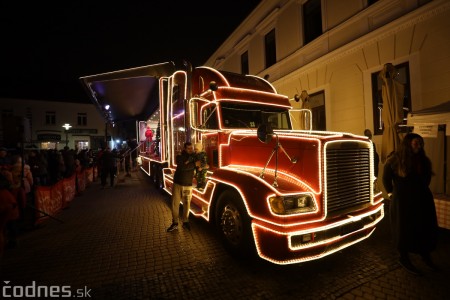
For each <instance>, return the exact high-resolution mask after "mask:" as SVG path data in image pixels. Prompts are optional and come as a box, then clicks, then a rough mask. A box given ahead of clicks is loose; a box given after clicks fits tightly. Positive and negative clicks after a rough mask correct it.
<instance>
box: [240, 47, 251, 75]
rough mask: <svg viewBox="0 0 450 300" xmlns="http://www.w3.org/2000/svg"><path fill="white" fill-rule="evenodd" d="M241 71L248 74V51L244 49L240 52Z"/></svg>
mask: <svg viewBox="0 0 450 300" xmlns="http://www.w3.org/2000/svg"><path fill="white" fill-rule="evenodd" d="M241 73H242V74H249V69H248V51H245V52H244V53H242V54H241Z"/></svg>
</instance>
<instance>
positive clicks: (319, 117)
mask: <svg viewBox="0 0 450 300" xmlns="http://www.w3.org/2000/svg"><path fill="white" fill-rule="evenodd" d="M308 101H309V107H310V109H311V112H312V129H313V130H326V129H327V120H326V117H325V93H324V91H320V92H317V93H314V94H311V95H309V98H308Z"/></svg>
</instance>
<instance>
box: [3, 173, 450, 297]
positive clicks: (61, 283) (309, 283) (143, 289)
mask: <svg viewBox="0 0 450 300" xmlns="http://www.w3.org/2000/svg"><path fill="white" fill-rule="evenodd" d="M121 176H123V177H121ZM121 176H119V182H118V184H117V185H116V187H114V188H107V189H104V190H101V189H100V183H99V180H97V182H94V183H92V184H91V185H90V186H89V187H88V188H87V189H86V191H85V192H84V193H83V194H82V195H81V196H79V197H76V198H75V199H74V201H73V202H72V203H71V205H70V207H69V208H68V209H66V210H64V211H62V212H61V213H60V214H59V215H58V216H57V217H58V219H60V220H61V221H63V222H64V223H59V222H56V221H54V220H51V219H50V220H48V221H46V222H45V223H44V226H43V227H41V228H39V229H36V230H33V231H30V232H27V233H25V234H23V235H22V236H20V238H19V245H18V248H16V249H11V250H7V251H6V252H5V253H4V256H3V257H2V259H1V261H0V279H1V283H0V285H2V288H4V287H5V286H10V287H13V286H14V287H16V289H17V286H22V287H26V286H30V285H33V284H34V285H35V286H42V287H43V289H45V288H47V289H48V288H49V287H50V286H53V287H55V286H57V287H58V288H60V289H61V290H60V292H62V291H65V290H63V288H62V287H66V288H65V289H70V291H71V292H72V293H73V294H72V295H74V294H77V293H80V294H78V295H84V296H85V298H89V297H88V296H90V298H93V299H449V298H448V297H449V295H450V232H449V231H448V230H445V231H444V230H443V231H442V232H441V237H442V238H441V241H440V244H439V249H438V251H436V252H435V253H433V258H434V259H435V260H436V263H437V264H438V265H439V266H440V267H441V269H442V271H441V272H433V271H431V270H427V269H426V268H425V266H423V265H421V264H420V262H417V266H418V267H420V268H421V269H423V270H424V273H425V275H424V276H422V277H417V276H413V275H410V274H408V273H406V272H405V271H404V270H403V269H402V268H401V267H400V266H399V265H398V264H397V261H396V253H395V251H393V250H392V248H391V247H390V246H389V240H388V236H389V235H388V223H387V221H386V220H383V221H382V224H381V225H380V227H379V228H378V229H377V230H376V231H375V233H374V234H373V236H371V237H370V238H369V239H367V240H365V241H364V242H362V243H360V244H357V245H354V246H353V247H350V248H348V249H345V250H344V251H341V252H338V253H335V254H334V255H331V256H328V257H326V258H323V259H319V260H317V261H311V262H308V263H305V264H297V265H287V266H278V265H274V264H270V263H267V262H265V261H256V262H244V261H238V260H236V259H235V258H232V257H231V256H229V255H228V253H227V252H225V250H224V249H223V247H222V245H221V243H220V241H219V239H218V238H217V237H216V235H215V232H214V228H213V226H212V225H211V224H208V223H206V222H205V221H204V220H203V219H196V218H193V217H192V216H191V219H190V220H191V231H186V230H183V229H182V228H179V229H178V231H174V232H171V233H167V232H166V228H167V227H168V226H169V225H170V223H171V213H170V209H169V202H170V197H169V196H168V195H166V194H164V193H162V192H160V191H157V190H155V189H154V188H153V184H152V183H151V181H150V178H148V177H147V176H146V175H145V174H144V173H143V172H141V171H138V172H133V173H132V177H131V178H130V177H124V174H123V173H122V174H121ZM414 260H415V261H416V259H414ZM33 282H34V283H33ZM0 290H1V289H0ZM19 290H20V289H18V291H19ZM86 293H88V294H87V295H86ZM80 298H81V297H80Z"/></svg>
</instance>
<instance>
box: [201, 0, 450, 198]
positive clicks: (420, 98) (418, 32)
mask: <svg viewBox="0 0 450 300" xmlns="http://www.w3.org/2000/svg"><path fill="white" fill-rule="evenodd" d="M305 2H306V0H280V1H273V0H263V1H262V2H261V3H260V4H259V5H258V6H257V7H256V9H255V10H254V11H253V12H252V13H251V14H250V15H249V16H248V17H247V18H246V19H245V20H244V21H243V22H242V23H241V25H240V26H239V27H238V28H237V29H236V30H235V31H234V32H233V33H232V34H231V35H230V36H229V38H228V39H227V40H226V41H225V42H224V43H223V44H222V45H221V46H220V47H219V48H218V49H217V50H216V52H215V53H214V54H213V55H212V56H211V57H210V58H209V59H208V60H207V61H206V63H205V64H206V65H208V66H212V67H215V68H218V69H221V70H227V71H231V72H237V73H240V72H241V70H240V55H241V53H242V52H243V51H244V50H248V53H249V68H250V74H253V75H258V76H261V77H265V78H268V80H269V81H270V82H271V83H272V84H273V85H274V86H275V87H276V88H277V90H278V92H279V93H281V94H285V95H287V96H288V97H289V98H292V97H293V96H294V95H295V94H300V93H301V91H303V90H305V91H307V92H308V93H309V94H313V93H316V92H321V91H323V92H324V94H325V111H326V129H327V130H331V131H344V132H351V133H355V134H362V133H363V131H364V129H365V128H369V129H371V130H372V131H374V128H373V127H374V125H373V124H374V120H373V115H374V111H373V110H374V109H373V93H372V91H373V90H372V88H373V87H372V74H376V73H379V72H380V71H381V70H382V68H383V66H384V65H385V64H386V63H392V64H394V65H398V64H402V63H408V65H409V71H410V74H409V75H410V85H411V86H410V92H411V94H410V99H411V108H412V111H416V110H420V109H422V108H427V107H431V106H435V105H437V104H440V103H443V102H446V101H449V100H450V35H449V34H448V28H450V1H447V0H432V1H427V0H379V1H377V2H375V3H374V4H372V5H370V6H369V5H368V1H365V0H346V1H345V5H342V1H333V0H322V1H321V5H322V7H321V9H322V29H323V34H322V35H321V36H319V37H318V38H316V39H314V40H313V41H312V42H310V43H308V44H306V45H304V43H303V39H304V37H303V25H302V24H303V21H302V5H303V4H304V3H305ZM273 28H275V30H276V43H277V48H276V49H277V63H276V64H274V65H273V66H270V67H268V68H266V67H265V65H264V35H265V34H266V33H267V32H269V31H270V30H271V29H273ZM217 57H221V59H220V60H217ZM292 104H293V106H294V107H298V106H299V104H298V103H296V102H294V101H293V102H292ZM440 140H442V139H431V138H430V139H427V141H426V143H427V145H428V146H427V149H428V152H427V153H428V154H429V156H430V157H431V158H432V161H433V165H434V166H435V173H436V174H437V175H438V176H435V177H436V178H435V179H434V182H433V190H434V191H437V192H439V189H440V188H439V187H440V186H443V184H442V183H437V181H439V180H442V176H441V175H442V174H443V173H444V172H447V174H450V172H449V170H446V171H445V170H443V168H442V161H443V151H442V149H443V147H442V142H441V141H440ZM374 142H375V143H376V146H377V149H381V148H382V136H381V135H376V136H374ZM447 177H450V176H447Z"/></svg>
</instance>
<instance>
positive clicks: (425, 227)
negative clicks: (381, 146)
mask: <svg viewBox="0 0 450 300" xmlns="http://www.w3.org/2000/svg"><path fill="white" fill-rule="evenodd" d="M432 175H433V172H432V168H431V161H430V159H429V158H428V157H427V156H426V155H425V150H424V142H423V138H422V137H421V136H420V135H418V134H415V133H408V134H407V135H406V136H405V138H404V139H403V141H402V143H401V145H400V147H399V149H398V151H396V152H395V153H394V154H393V155H392V156H391V157H390V158H389V159H388V160H387V161H386V164H385V166H384V174H383V184H384V187H385V189H386V192H387V193H388V194H389V197H390V199H391V206H390V207H391V208H390V213H391V215H390V217H391V226H392V233H393V238H394V243H395V245H396V247H397V250H398V251H399V254H400V261H399V262H400V264H401V265H402V266H403V267H404V268H405V269H406V270H407V271H409V272H411V273H413V274H416V275H417V274H419V273H420V272H419V271H418V270H417V269H416V268H415V266H414V265H413V264H412V263H411V261H410V259H409V257H408V253H417V254H420V255H421V257H422V259H423V261H424V262H425V263H426V264H427V265H428V266H429V267H431V268H433V269H436V266H435V265H434V264H433V262H432V260H431V256H430V253H431V251H433V250H434V249H435V248H436V244H437V235H438V225H437V217H436V208H435V205H434V198H433V194H432V193H431V190H430V188H429V184H430V181H431V176H432Z"/></svg>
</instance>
